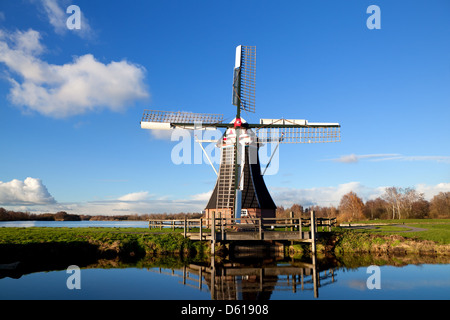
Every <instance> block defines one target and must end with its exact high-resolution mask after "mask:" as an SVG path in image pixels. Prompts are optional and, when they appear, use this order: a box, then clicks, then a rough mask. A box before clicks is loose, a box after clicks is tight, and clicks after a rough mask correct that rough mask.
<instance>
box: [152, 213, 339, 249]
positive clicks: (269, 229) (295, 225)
mask: <svg viewBox="0 0 450 320" xmlns="http://www.w3.org/2000/svg"><path fill="white" fill-rule="evenodd" d="M292 216H293V215H291V218H245V219H244V218H221V217H220V215H219V217H216V216H215V215H213V216H212V217H211V218H209V219H206V218H200V219H184V220H156V219H151V220H149V228H160V229H162V228H171V229H172V230H175V229H176V228H183V235H184V237H186V238H189V239H191V240H194V241H211V251H212V253H214V246H215V244H216V242H227V241H251V240H257V241H283V240H286V241H296V242H306V243H311V245H312V251H313V252H315V241H316V238H317V233H318V232H320V230H319V228H320V227H322V231H324V230H325V229H326V230H327V231H331V227H332V226H335V225H336V218H329V219H328V218H317V219H316V217H315V213H314V211H311V218H309V219H307V218H293V217H292ZM249 221H250V223H249Z"/></svg>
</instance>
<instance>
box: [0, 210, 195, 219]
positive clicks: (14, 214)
mask: <svg viewBox="0 0 450 320" xmlns="http://www.w3.org/2000/svg"><path fill="white" fill-rule="evenodd" d="M201 216H202V214H201V213H184V212H181V213H149V214H132V215H114V216H105V215H93V216H92V215H78V214H68V213H67V212H65V211H59V212H57V213H39V214H37V213H30V212H22V211H12V210H6V209H5V208H0V221H89V220H90V221H126V220H132V221H146V220H148V219H166V220H168V219H184V218H185V217H186V218H188V219H190V218H192V219H195V218H200V217H201Z"/></svg>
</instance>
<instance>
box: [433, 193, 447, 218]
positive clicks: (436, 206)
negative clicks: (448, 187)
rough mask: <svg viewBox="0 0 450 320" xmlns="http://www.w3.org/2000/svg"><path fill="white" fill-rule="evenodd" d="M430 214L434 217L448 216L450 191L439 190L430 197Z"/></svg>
mask: <svg viewBox="0 0 450 320" xmlns="http://www.w3.org/2000/svg"><path fill="white" fill-rule="evenodd" d="M430 214H431V216H432V217H434V218H438V217H439V218H440V217H442V218H450V192H439V194H437V195H435V196H434V197H433V199H431V201H430Z"/></svg>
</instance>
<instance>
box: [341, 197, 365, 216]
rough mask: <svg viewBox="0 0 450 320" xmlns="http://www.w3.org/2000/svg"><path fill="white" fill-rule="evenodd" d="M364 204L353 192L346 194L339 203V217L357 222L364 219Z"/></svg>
mask: <svg viewBox="0 0 450 320" xmlns="http://www.w3.org/2000/svg"><path fill="white" fill-rule="evenodd" d="M363 212H364V202H363V201H362V199H361V198H360V197H358V196H357V195H356V193H354V192H353V191H350V192H349V193H347V194H345V195H343V196H342V198H341V202H340V203H339V215H340V217H341V218H343V219H347V220H357V219H361V218H362V217H363Z"/></svg>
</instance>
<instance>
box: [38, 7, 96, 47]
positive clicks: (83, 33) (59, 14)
mask: <svg viewBox="0 0 450 320" xmlns="http://www.w3.org/2000/svg"><path fill="white" fill-rule="evenodd" d="M62 2H64V4H63V3H62ZM38 4H39V5H40V7H41V8H42V9H43V11H44V13H45V14H46V17H47V19H48V22H49V23H50V24H51V25H52V26H53V29H54V31H55V32H56V33H57V34H60V35H63V34H65V33H66V32H68V31H69V29H68V28H67V25H66V22H67V19H68V18H69V17H70V16H71V14H68V13H67V12H66V10H67V7H68V6H69V5H70V4H72V3H70V2H68V1H58V0H40V1H39V2H38ZM80 9H81V10H80V11H81V29H79V30H72V32H73V33H74V34H76V35H78V36H80V37H82V38H88V37H91V36H92V35H93V31H92V28H91V26H90V24H89V21H88V19H87V18H86V16H85V15H84V13H83V10H82V8H80Z"/></svg>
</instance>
